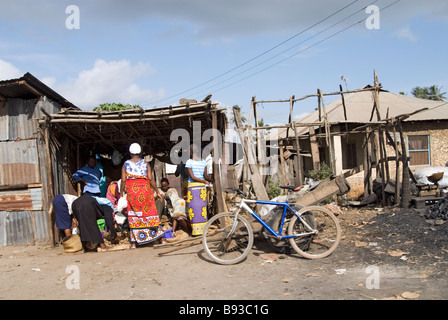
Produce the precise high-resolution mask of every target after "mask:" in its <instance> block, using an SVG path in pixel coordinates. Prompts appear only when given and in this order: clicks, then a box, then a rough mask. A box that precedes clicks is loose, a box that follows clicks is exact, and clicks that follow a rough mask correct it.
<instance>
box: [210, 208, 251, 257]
mask: <svg viewBox="0 0 448 320" xmlns="http://www.w3.org/2000/svg"><path fill="white" fill-rule="evenodd" d="M253 243H254V233H253V228H252V225H251V224H250V222H249V221H247V219H245V218H244V217H242V216H240V215H238V216H237V218H235V214H234V213H232V212H223V213H219V214H217V215H215V216H213V217H212V218H211V219H210V220H209V221H208V222H207V224H206V225H205V227H204V233H203V235H202V245H203V246H204V249H205V251H206V252H207V254H208V256H209V257H210V258H211V259H212V260H213V261H215V262H216V263H219V264H235V263H238V262H241V261H243V260H244V259H245V258H246V257H247V255H248V254H249V252H250V250H251V249H252V245H253Z"/></svg>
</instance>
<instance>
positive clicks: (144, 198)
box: [120, 143, 164, 249]
mask: <svg viewBox="0 0 448 320" xmlns="http://www.w3.org/2000/svg"><path fill="white" fill-rule="evenodd" d="M129 152H130V154H131V159H130V160H127V161H126V162H125V163H124V164H123V167H122V170H121V188H120V191H121V192H120V195H121V196H123V192H126V194H127V200H128V221H129V227H130V238H131V239H130V240H131V249H134V248H136V245H137V244H139V245H143V244H147V243H150V242H153V241H155V240H157V239H161V241H162V243H163V241H164V240H163V231H162V227H161V225H160V219H159V215H158V213H157V209H156V204H155V199H154V193H153V190H152V189H154V191H156V193H157V197H159V198H160V199H161V200H162V199H163V195H162V194H160V191H159V189H158V188H157V185H156V183H155V180H154V179H153V176H152V172H151V167H150V166H149V163H148V162H146V161H145V160H144V159H142V158H141V157H140V153H141V147H140V145H139V144H137V143H133V144H131V146H130V148H129ZM151 188H152V189H151Z"/></svg>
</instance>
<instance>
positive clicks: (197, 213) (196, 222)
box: [187, 182, 207, 236]
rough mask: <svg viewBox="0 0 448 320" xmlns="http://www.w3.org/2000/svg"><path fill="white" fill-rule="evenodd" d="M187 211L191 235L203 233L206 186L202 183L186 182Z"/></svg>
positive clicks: (205, 216)
mask: <svg viewBox="0 0 448 320" xmlns="http://www.w3.org/2000/svg"><path fill="white" fill-rule="evenodd" d="M187 213H188V216H189V218H190V222H191V228H192V230H193V231H192V235H193V236H198V235H201V234H203V232H204V226H205V224H206V223H207V187H206V186H205V184H203V183H199V182H190V183H188V193H187Z"/></svg>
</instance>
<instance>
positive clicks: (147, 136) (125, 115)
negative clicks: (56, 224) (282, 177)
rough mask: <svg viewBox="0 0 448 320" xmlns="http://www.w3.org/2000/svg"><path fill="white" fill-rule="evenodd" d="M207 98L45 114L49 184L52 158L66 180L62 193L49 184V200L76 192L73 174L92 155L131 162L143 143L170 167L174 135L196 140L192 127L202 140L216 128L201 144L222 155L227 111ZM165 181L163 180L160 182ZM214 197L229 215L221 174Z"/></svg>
mask: <svg viewBox="0 0 448 320" xmlns="http://www.w3.org/2000/svg"><path fill="white" fill-rule="evenodd" d="M207 98H208V99H209V98H210V97H207ZM208 99H207V101H201V102H186V103H185V104H182V105H176V106H168V107H158V108H152V109H141V108H139V109H129V110H121V111H98V112H96V111H82V110H79V109H71V108H67V109H63V110H62V111H61V112H59V113H56V114H49V113H48V112H46V111H45V110H42V112H43V114H44V115H43V116H42V118H41V119H40V120H39V130H40V132H41V134H42V135H43V137H44V138H45V146H46V154H47V159H49V160H48V161H47V163H46V166H47V173H48V176H49V177H48V180H49V181H52V177H54V176H55V175H54V174H53V172H52V171H51V168H52V166H51V160H50V159H59V160H60V161H61V167H62V168H63V170H64V180H65V181H64V183H60V184H58V186H60V188H59V189H58V190H54V188H53V185H52V184H51V183H50V185H49V186H50V189H51V190H50V197H51V198H52V197H53V196H54V195H55V194H59V193H61V194H62V193H72V194H74V193H76V183H75V182H74V181H73V179H72V177H71V175H72V174H73V173H74V172H75V171H76V170H77V169H79V168H80V167H81V166H83V165H84V162H83V161H85V158H86V155H87V154H88V152H89V151H94V152H95V154H108V155H111V154H112V152H113V151H114V150H117V151H118V152H120V153H121V154H122V155H124V156H125V157H126V155H128V149H129V145H130V144H131V143H133V142H138V143H139V144H140V145H141V146H142V154H143V156H146V155H151V156H153V158H155V159H157V160H158V161H159V162H164V163H170V164H171V163H172V162H171V159H170V152H171V151H172V148H173V147H174V146H175V145H176V144H177V143H178V141H177V140H176V141H172V140H171V138H172V137H171V135H172V132H173V131H174V130H176V129H184V130H186V131H187V132H188V133H189V135H190V138H191V139H192V138H193V133H194V132H193V128H195V129H196V130H198V129H200V132H199V133H194V134H200V137H202V135H203V133H204V131H205V130H207V129H215V130H213V131H212V132H213V135H212V138H210V141H202V142H203V144H204V145H208V144H210V143H213V150H219V147H220V146H223V145H224V144H223V143H222V141H221V143H220V141H219V139H224V133H225V129H226V127H227V117H226V112H225V111H226V109H224V108H218V107H217V104H216V103H213V102H211V101H208ZM218 132H219V133H221V134H220V135H219V134H218ZM174 139H178V137H177V136H176V137H174ZM191 141H192V140H191ZM219 151H220V152H219V153H216V154H215V155H214V156H215V159H214V160H215V161H213V166H214V167H213V169H214V172H220V170H219V162H218V161H217V159H218V157H219V155H220V153H221V152H222V150H219ZM123 160H124V159H123ZM120 168H121V166H120ZM153 170H154V168H153ZM160 178H161V176H160V175H159V176H158V177H157V179H158V180H160ZM214 192H215V195H221V196H216V205H217V210H219V212H221V211H224V200H223V197H222V183H221V176H220V175H219V174H215V175H214ZM53 240H54V239H53Z"/></svg>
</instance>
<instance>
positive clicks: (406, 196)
mask: <svg viewBox="0 0 448 320" xmlns="http://www.w3.org/2000/svg"><path fill="white" fill-rule="evenodd" d="M398 131H399V132H400V140H401V154H402V156H401V160H402V163H403V179H402V187H401V207H402V208H407V207H408V206H409V203H410V202H411V191H410V187H411V183H410V181H409V178H410V175H409V165H408V159H407V154H408V152H407V147H406V142H405V140H404V135H403V127H402V126H401V119H400V118H399V119H398Z"/></svg>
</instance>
